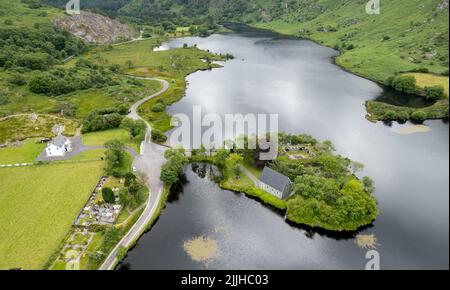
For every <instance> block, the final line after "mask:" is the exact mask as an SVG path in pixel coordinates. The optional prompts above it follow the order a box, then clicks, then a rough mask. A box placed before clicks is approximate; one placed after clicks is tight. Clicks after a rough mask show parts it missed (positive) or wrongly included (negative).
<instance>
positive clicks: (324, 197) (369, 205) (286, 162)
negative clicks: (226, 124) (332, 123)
mask: <svg viewBox="0 0 450 290" xmlns="http://www.w3.org/2000/svg"><path fill="white" fill-rule="evenodd" d="M243 138H245V139H246V141H247V140H248V138H247V137H243ZM246 147H247V146H246ZM257 147H258V146H257ZM260 152H261V149H254V150H252V149H243V150H237V149H236V150H228V149H219V150H214V151H209V150H206V149H205V148H201V149H198V150H192V151H191V152H185V150H183V149H171V150H168V151H167V152H166V158H167V160H168V162H167V163H166V165H165V166H164V167H163V168H162V172H161V179H162V181H164V182H165V184H166V185H168V186H172V185H175V184H176V183H177V182H179V181H180V180H181V177H182V175H183V166H184V165H186V164H188V163H194V164H195V163H200V162H207V163H211V164H214V165H216V166H217V167H218V168H219V169H221V172H222V175H223V177H222V179H221V181H220V186H221V188H223V189H227V190H231V191H235V192H242V193H245V194H246V195H248V196H250V197H253V198H255V199H257V200H260V201H261V202H263V203H265V204H267V205H269V206H271V207H274V208H276V209H277V210H278V211H280V212H281V213H284V214H285V215H286V219H287V220H288V221H290V222H293V223H297V224H301V225H307V226H310V227H314V228H320V229H325V230H329V231H339V232H342V231H356V230H358V229H360V228H361V227H364V226H366V225H369V224H371V223H372V222H373V221H374V220H375V219H376V218H377V216H378V205H377V201H376V199H375V197H374V196H373V195H372V194H373V192H374V191H375V187H374V183H373V181H372V179H370V178H369V177H363V178H358V177H357V175H356V174H357V173H358V172H359V171H361V170H362V169H363V167H364V166H363V164H361V163H359V162H356V161H352V160H350V159H348V158H345V157H342V156H340V155H337V154H335V148H334V146H333V144H332V143H331V142H330V141H324V142H319V141H317V140H316V139H315V138H313V137H312V136H309V135H290V134H285V133H280V134H279V146H278V156H277V157H276V158H275V159H274V160H272V161H262V160H259V156H260V154H259V153H260Z"/></svg>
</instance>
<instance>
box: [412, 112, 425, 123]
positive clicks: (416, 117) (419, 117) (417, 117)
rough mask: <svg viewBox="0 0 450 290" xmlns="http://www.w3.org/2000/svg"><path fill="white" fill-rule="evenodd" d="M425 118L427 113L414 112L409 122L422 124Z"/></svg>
mask: <svg viewBox="0 0 450 290" xmlns="http://www.w3.org/2000/svg"><path fill="white" fill-rule="evenodd" d="M427 117H428V116H427V113H425V112H423V111H416V112H414V113H412V114H411V120H412V121H413V122H415V123H423V122H424V121H425V120H426V119H427Z"/></svg>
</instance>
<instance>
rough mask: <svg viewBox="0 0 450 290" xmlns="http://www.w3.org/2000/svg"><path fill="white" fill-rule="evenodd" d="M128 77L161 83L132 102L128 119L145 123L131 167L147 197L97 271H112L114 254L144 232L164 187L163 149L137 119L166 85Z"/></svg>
mask: <svg viewBox="0 0 450 290" xmlns="http://www.w3.org/2000/svg"><path fill="white" fill-rule="evenodd" d="M129 77H131V78H137V79H143V80H153V81H158V82H160V83H161V84H162V86H163V87H162V89H161V90H160V91H159V92H157V93H155V94H153V95H151V96H148V97H146V98H144V99H142V100H140V101H139V102H137V103H135V104H134V105H133V106H132V107H131V110H130V113H129V115H128V117H130V118H131V119H133V120H142V121H144V122H145V123H146V124H147V134H146V138H145V140H144V142H142V144H141V155H139V156H137V157H136V158H135V160H134V162H133V166H134V167H135V168H136V170H137V171H138V172H142V173H144V174H145V176H146V179H147V185H148V187H149V188H150V196H149V198H148V201H147V204H146V206H145V209H144V212H143V213H142V215H141V216H140V217H139V219H138V220H137V222H136V223H135V224H134V225H133V227H132V228H131V229H130V230H129V231H128V233H127V234H126V235H125V236H124V237H123V238H122V240H121V241H120V242H119V243H118V244H117V246H116V247H115V248H114V249H113V250H112V251H111V253H110V254H109V255H108V257H107V258H106V259H105V261H104V263H103V265H102V266H101V267H100V270H112V269H114V267H115V266H116V265H117V262H118V261H117V258H116V257H117V253H118V251H119V249H120V248H121V247H126V248H129V247H130V246H132V245H133V243H134V242H135V241H136V240H137V239H138V238H139V237H140V236H141V235H142V234H143V233H144V231H145V230H146V227H147V225H148V224H149V222H150V221H151V219H152V217H153V216H154V215H155V213H156V210H157V208H158V205H159V203H160V201H161V197H162V194H163V191H164V184H163V183H162V182H161V180H160V173H161V167H162V165H163V164H164V163H165V158H164V152H165V151H166V150H167V147H164V146H160V145H158V144H155V143H152V142H151V126H150V124H149V123H148V122H147V121H145V120H144V119H143V118H141V117H140V116H139V114H138V108H139V107H140V106H141V105H142V104H144V103H145V102H147V101H149V100H151V99H153V98H155V97H157V96H159V95H161V94H163V93H164V92H166V91H167V90H168V89H169V83H168V82H167V81H165V80H161V79H155V78H145V77H134V76H129Z"/></svg>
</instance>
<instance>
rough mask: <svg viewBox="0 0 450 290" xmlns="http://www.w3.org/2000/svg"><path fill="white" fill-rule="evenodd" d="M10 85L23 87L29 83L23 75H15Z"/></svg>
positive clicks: (11, 78) (10, 79)
mask: <svg viewBox="0 0 450 290" xmlns="http://www.w3.org/2000/svg"><path fill="white" fill-rule="evenodd" d="M8 81H9V83H11V84H13V85H17V86H23V85H25V84H26V83H27V80H26V79H25V77H24V76H23V75H21V74H13V75H12V76H11V77H10V78H9V80H8Z"/></svg>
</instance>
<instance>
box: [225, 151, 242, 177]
mask: <svg viewBox="0 0 450 290" xmlns="http://www.w3.org/2000/svg"><path fill="white" fill-rule="evenodd" d="M242 161H244V158H243V157H242V156H241V155H239V154H236V153H233V154H230V156H229V157H228V158H227V159H226V161H225V167H226V169H227V171H228V172H233V174H234V175H236V176H240V174H241V169H240V164H241V163H242Z"/></svg>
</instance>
